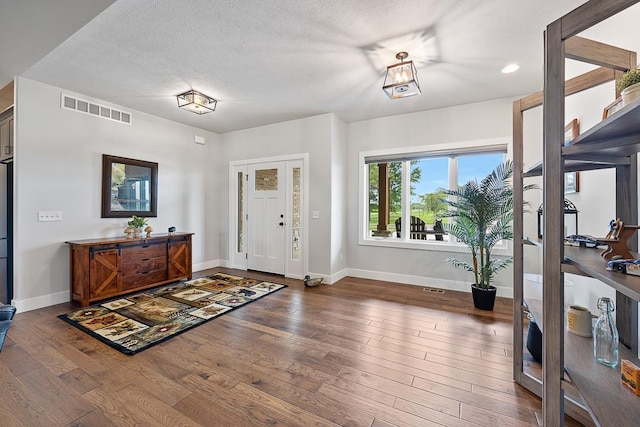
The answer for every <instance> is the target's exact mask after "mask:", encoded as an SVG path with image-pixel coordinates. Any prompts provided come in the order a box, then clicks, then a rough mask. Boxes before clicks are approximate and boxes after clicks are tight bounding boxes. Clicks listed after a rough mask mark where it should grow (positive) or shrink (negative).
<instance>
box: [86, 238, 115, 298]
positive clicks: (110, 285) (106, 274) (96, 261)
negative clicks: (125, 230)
mask: <svg viewBox="0 0 640 427" xmlns="http://www.w3.org/2000/svg"><path fill="white" fill-rule="evenodd" d="M118 270H120V255H119V254H118V249H105V250H97V251H94V252H93V253H92V254H91V255H90V261H89V292H90V298H91V299H99V298H106V297H109V296H111V295H115V294H117V293H118V291H119V287H118Z"/></svg>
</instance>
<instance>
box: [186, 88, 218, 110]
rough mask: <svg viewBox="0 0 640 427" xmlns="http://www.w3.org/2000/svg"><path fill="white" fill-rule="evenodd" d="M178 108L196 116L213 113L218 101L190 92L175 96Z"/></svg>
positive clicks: (195, 91)
mask: <svg viewBox="0 0 640 427" xmlns="http://www.w3.org/2000/svg"><path fill="white" fill-rule="evenodd" d="M177 98H178V107H179V108H184V109H185V110H187V111H191V112H192V113H196V114H206V113H210V112H212V111H215V109H216V105H217V104H218V101H216V100H215V99H213V98H211V97H210V96H207V95H205V94H204V93H200V92H198V91H197V90H190V91H188V92H185V93H181V94H180V95H178V96H177Z"/></svg>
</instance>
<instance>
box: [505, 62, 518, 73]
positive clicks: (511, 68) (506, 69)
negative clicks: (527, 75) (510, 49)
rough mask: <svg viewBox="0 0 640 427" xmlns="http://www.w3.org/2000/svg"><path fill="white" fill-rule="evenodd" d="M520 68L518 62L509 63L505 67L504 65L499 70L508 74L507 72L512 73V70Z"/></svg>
mask: <svg viewBox="0 0 640 427" xmlns="http://www.w3.org/2000/svg"><path fill="white" fill-rule="evenodd" d="M519 69H520V66H519V65H518V64H509V65H507V66H506V67H504V68H503V69H502V70H501V71H502V73H504V74H509V73H513V72H514V71H518V70H519Z"/></svg>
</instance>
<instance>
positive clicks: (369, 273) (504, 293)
mask: <svg viewBox="0 0 640 427" xmlns="http://www.w3.org/2000/svg"><path fill="white" fill-rule="evenodd" d="M346 271H347V273H348V274H346V275H345V277H346V276H351V277H358V278H360V279H372V280H384V281H387V282H396V283H403V284H406V285H415V286H426V287H429V288H438V289H446V290H450V291H460V292H469V293H470V292H471V287H470V286H469V283H466V282H459V281H457V280H448V279H438V278H433V277H424V276H412V275H409V274H398V273H386V272H383V271H373V270H360V269H357V268H349V269H347V270H346ZM496 288H497V290H498V292H497V294H496V295H497V296H499V297H505V298H513V288H511V287H506V286H496Z"/></svg>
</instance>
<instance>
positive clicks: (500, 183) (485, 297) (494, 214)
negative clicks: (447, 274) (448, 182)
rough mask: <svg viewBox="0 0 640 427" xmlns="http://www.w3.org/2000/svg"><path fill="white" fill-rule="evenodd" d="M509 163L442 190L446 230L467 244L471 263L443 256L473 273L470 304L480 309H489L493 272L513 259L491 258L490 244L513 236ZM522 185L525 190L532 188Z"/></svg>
mask: <svg viewBox="0 0 640 427" xmlns="http://www.w3.org/2000/svg"><path fill="white" fill-rule="evenodd" d="M512 175H513V162H511V161H506V162H504V163H503V164H501V165H498V166H497V167H496V168H495V169H494V170H493V171H492V172H491V173H490V174H489V175H487V176H486V177H485V178H483V179H482V181H480V182H479V183H478V181H477V180H472V181H469V182H467V183H466V184H464V185H462V186H461V187H459V188H458V189H456V190H444V194H445V195H446V196H448V197H447V198H446V199H443V202H444V203H445V204H446V205H447V206H448V207H449V208H450V210H449V211H447V212H446V213H445V214H444V216H445V217H448V218H452V219H453V221H451V222H449V223H448V224H445V225H444V226H445V229H446V231H447V232H448V233H449V234H451V235H453V236H455V237H456V238H457V239H458V240H459V241H460V242H462V243H464V244H466V245H467V247H468V248H469V250H470V251H471V262H468V261H464V260H460V259H456V258H447V261H449V262H451V263H452V264H453V265H454V266H455V267H460V268H463V269H465V270H467V271H470V272H472V273H473V276H474V280H475V282H474V283H473V284H472V285H471V292H472V294H473V304H474V306H475V307H476V308H479V309H481V310H493V305H494V303H495V298H496V287H495V286H493V285H492V281H493V277H494V275H495V274H496V273H497V272H498V271H500V270H502V269H504V268H506V267H507V266H508V265H509V264H511V262H512V260H513V258H512V257H508V258H494V257H493V256H492V250H493V248H494V246H495V245H496V244H497V243H498V242H500V241H503V240H509V239H511V238H513V228H512V221H513V189H512V187H511V185H510V182H509V180H510V179H511V177H512ZM534 187H535V186H533V185H528V186H525V190H528V189H530V188H534Z"/></svg>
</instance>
